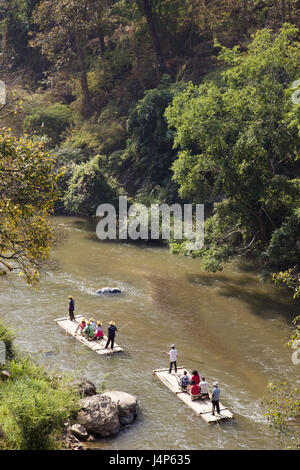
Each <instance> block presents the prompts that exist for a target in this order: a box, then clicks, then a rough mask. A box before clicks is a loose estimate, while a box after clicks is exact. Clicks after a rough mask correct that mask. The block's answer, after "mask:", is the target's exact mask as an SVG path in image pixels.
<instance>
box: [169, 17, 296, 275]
mask: <svg viewBox="0 0 300 470" xmlns="http://www.w3.org/2000/svg"><path fill="white" fill-rule="evenodd" d="M297 35H298V30H297V29H296V28H295V27H293V26H291V25H288V24H285V25H284V26H283V27H282V29H281V31H280V32H279V33H278V34H277V35H274V33H273V32H272V31H270V30H268V29H264V30H261V31H259V32H257V34H256V35H255V37H254V39H253V41H252V43H251V44H250V45H249V47H248V53H247V54H244V53H241V52H240V51H239V49H238V48H236V47H234V48H233V49H227V48H222V51H221V53H220V59H221V60H223V61H225V62H226V63H227V64H229V65H230V67H229V68H228V69H227V70H226V71H225V72H223V74H222V75H223V86H218V85H217V84H215V83H213V82H205V83H204V84H202V85H199V86H194V85H192V84H190V85H189V86H188V87H187V88H186V89H185V90H184V91H183V92H182V93H180V94H178V95H177V96H176V97H175V98H174V100H173V103H172V105H171V106H169V107H168V108H167V111H166V117H167V119H168V122H169V126H170V127H171V128H175V130H176V133H175V139H174V143H175V146H176V147H177V148H179V152H178V159H177V160H176V161H175V162H174V164H173V171H174V180H175V181H176V182H177V183H178V184H179V185H180V189H179V193H180V195H181V197H185V198H190V199H191V200H192V201H194V202H201V203H204V202H206V204H209V203H212V202H214V201H216V200H218V201H220V202H218V203H215V204H214V210H213V218H212V220H211V222H207V233H206V241H205V243H206V245H205V248H204V250H202V252H201V253H199V254H205V256H206V257H207V262H206V263H205V265H206V267H207V268H208V269H213V270H215V269H221V268H222V266H223V263H224V261H226V260H227V259H229V258H230V257H231V256H233V255H239V256H242V255H245V254H250V253H251V254H253V255H258V254H260V253H261V252H262V251H263V250H266V249H267V247H268V244H269V242H270V240H271V237H272V234H273V233H274V231H276V230H277V229H280V227H281V226H282V224H283V223H285V224H287V225H286V228H287V226H288V225H289V223H290V225H289V227H290V236H291V240H290V244H291V243H293V241H292V240H293V236H294V235H295V234H296V232H297V229H296V228H295V225H294V222H293V221H294V219H293V218H292V219H288V217H292V215H293V214H294V211H295V210H296V209H297V207H298V205H299V185H298V183H297V180H295V179H294V178H293V177H292V176H291V175H292V174H293V172H294V173H295V172H296V174H297V171H298V170H297V163H296V162H297V159H298V158H299V144H300V138H299V130H298V124H297V122H296V120H295V115H294V112H295V106H294V105H293V103H292V100H291V90H290V86H291V84H292V82H293V80H295V79H296V78H298V76H299V73H300V66H299V63H300V46H299V43H298V42H297V41H296V38H297ZM288 220H289V221H290V222H288ZM283 230H284V228H283V229H282V231H283ZM295 230H296V232H295ZM282 231H281V233H282ZM279 235H280V233H279V232H276V233H274V238H273V239H272V244H275V240H276V239H277V240H278V238H279ZM272 244H271V246H270V252H271V250H272ZM297 252H298V248H297V247H296V248H295V249H294V250H293V251H292V253H291V257H290V260H287V259H285V262H292V261H293V259H294V257H295V256H297Z"/></svg>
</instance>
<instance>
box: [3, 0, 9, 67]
mask: <svg viewBox="0 0 300 470" xmlns="http://www.w3.org/2000/svg"><path fill="white" fill-rule="evenodd" d="M7 33H8V7H6V8H5V19H4V21H3V26H2V44H1V49H2V50H1V65H2V66H4V65H6V62H7Z"/></svg>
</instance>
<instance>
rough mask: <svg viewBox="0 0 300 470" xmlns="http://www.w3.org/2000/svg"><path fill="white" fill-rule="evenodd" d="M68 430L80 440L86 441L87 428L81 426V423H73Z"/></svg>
mask: <svg viewBox="0 0 300 470" xmlns="http://www.w3.org/2000/svg"><path fill="white" fill-rule="evenodd" d="M70 431H71V432H72V434H74V436H75V437H77V439H79V440H80V441H86V440H87V439H88V437H89V435H88V432H87V430H86V429H85V427H84V426H82V424H78V423H76V424H73V426H71V429H70Z"/></svg>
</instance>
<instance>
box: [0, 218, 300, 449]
mask: <svg viewBox="0 0 300 470" xmlns="http://www.w3.org/2000/svg"><path fill="white" fill-rule="evenodd" d="M52 222H53V225H54V226H55V227H56V228H57V229H58V231H59V232H61V233H63V234H64V238H63V239H62V241H61V242H60V243H59V244H58V245H57V246H56V247H55V249H54V250H53V254H52V256H51V263H50V264H49V266H48V267H47V270H46V272H45V274H44V276H43V279H42V281H41V283H40V286H39V289H38V290H37V291H36V290H34V289H33V288H29V287H27V286H26V285H25V284H24V283H23V282H22V281H21V280H19V278H17V277H16V278H15V279H13V280H12V282H7V281H1V290H0V305H1V307H0V316H1V318H2V319H4V320H5V321H6V322H7V324H8V325H10V326H11V327H13V328H14V329H15V331H16V333H17V339H16V343H17V344H18V346H19V348H20V350H23V351H26V352H29V353H30V354H31V355H32V357H33V358H34V359H36V360H38V361H39V362H42V363H44V364H46V365H48V366H49V367H51V368H55V369H56V370H57V371H60V372H73V373H75V374H84V375H85V377H87V378H88V379H90V380H92V381H94V382H95V383H96V384H97V385H100V384H101V382H102V380H103V379H104V378H105V377H106V380H107V388H108V389H114V390H121V391H125V392H129V393H132V394H134V395H135V396H137V398H138V400H139V404H140V409H141V413H140V415H139V417H138V419H137V421H136V422H135V423H134V424H133V425H132V426H131V427H130V428H128V429H125V430H124V431H121V432H120V433H119V435H118V436H116V437H114V438H109V439H102V440H100V441H99V442H97V444H96V446H97V447H98V448H101V449H130V450H132V449H159V450H164V449H170V450H171V449H178V450H191V449H280V448H281V447H282V443H281V441H280V440H279V439H278V438H277V437H276V436H275V434H274V432H273V431H272V430H270V429H269V427H268V424H267V421H266V418H265V417H264V413H265V407H264V406H263V405H262V399H263V398H264V396H266V385H267V382H268V380H271V379H272V380H281V379H285V378H288V377H290V378H291V377H294V378H295V379H297V378H298V379H299V372H300V366H295V365H293V363H292V361H291V350H290V349H289V348H286V347H284V345H283V343H284V341H286V339H287V338H288V335H289V333H290V331H291V320H292V318H293V317H294V316H296V314H297V313H298V312H297V309H296V305H295V303H293V301H292V300H291V295H290V293H287V292H285V290H283V289H281V288H277V287H275V286H273V285H270V284H263V283H262V282H261V281H260V280H259V277H258V276H257V275H256V274H254V273H253V272H252V271H251V270H250V269H246V268H245V267H244V268H243V269H242V268H241V267H238V266H237V265H236V264H231V265H230V267H228V268H226V269H224V271H222V272H221V273H206V272H204V271H203V270H202V269H201V261H200V260H199V259H190V258H187V257H180V256H175V255H172V254H170V253H169V252H168V250H167V249H164V248H160V247H149V246H145V245H144V246H142V245H138V246H137V245H131V244H128V243H122V244H120V243H114V242H100V241H99V240H98V239H97V238H96V235H95V227H92V226H91V225H90V224H88V223H87V222H85V221H84V220H81V219H78V218H74V217H53V219H52ZM105 286H112V287H116V286H118V287H121V289H122V290H123V291H124V293H123V294H121V295H118V296H114V297H109V296H97V295H95V291H96V290H97V289H99V288H101V287H105ZM69 295H73V297H74V299H75V314H79V313H80V314H83V315H85V316H87V317H90V316H94V317H95V318H96V319H99V320H102V322H103V324H104V325H105V328H106V325H107V324H108V322H109V321H110V320H112V319H113V320H115V322H116V324H117V326H118V328H119V332H118V334H117V338H116V341H117V343H118V344H119V345H120V346H122V347H123V348H124V351H125V352H124V353H121V354H115V355H114V356H112V357H100V356H98V355H97V354H95V353H94V352H93V351H91V350H89V349H88V348H86V347H85V346H84V345H82V344H80V343H79V342H78V341H76V340H75V339H74V338H72V337H71V336H69V335H66V334H65V332H64V331H63V330H62V329H61V328H59V327H58V326H57V325H56V324H55V322H54V321H53V320H54V319H55V318H58V317H63V316H64V315H67V305H68V296H69ZM172 343H175V345H176V348H177V350H178V365H179V366H185V367H187V368H188V369H189V370H191V369H193V368H195V369H197V370H198V371H199V373H200V374H201V375H205V377H206V378H207V380H208V382H209V383H210V384H211V383H212V382H213V381H215V380H218V382H219V384H220V388H221V401H222V403H223V404H225V405H226V406H228V407H229V408H230V410H231V411H232V412H233V413H234V416H235V420H234V421H232V422H227V423H222V424H221V425H220V426H219V425H218V426H217V425H207V424H206V423H205V422H204V421H202V420H201V418H199V417H197V416H196V415H195V414H194V413H193V411H192V410H191V409H190V408H188V407H187V406H186V405H185V404H183V403H182V402H181V401H180V400H179V399H178V398H177V397H176V396H175V395H173V394H172V392H171V391H170V390H168V389H167V388H166V387H165V386H164V385H163V384H162V383H161V382H160V381H159V380H158V379H157V378H156V377H154V376H153V375H152V370H153V369H158V368H162V367H167V366H168V357H167V356H165V355H164V354H163V351H168V350H169V349H170V345H171V344H172ZM107 374H109V375H108V376H107ZM94 446H95V444H93V447H94Z"/></svg>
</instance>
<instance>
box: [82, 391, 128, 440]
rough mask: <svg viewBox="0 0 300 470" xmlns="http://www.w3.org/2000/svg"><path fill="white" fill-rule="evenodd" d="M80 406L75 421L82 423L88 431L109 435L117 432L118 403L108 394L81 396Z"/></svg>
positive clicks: (118, 427)
mask: <svg viewBox="0 0 300 470" xmlns="http://www.w3.org/2000/svg"><path fill="white" fill-rule="evenodd" d="M80 407H81V410H80V411H79V413H78V416H77V423H79V424H82V425H83V426H84V427H85V428H86V430H87V431H88V432H89V433H91V434H96V435H98V436H101V437H109V436H112V435H114V434H117V433H118V432H119V430H120V422H119V411H118V405H117V403H115V402H113V401H112V400H111V398H110V397H109V396H103V395H94V396H92V397H86V398H82V399H81V400H80Z"/></svg>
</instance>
